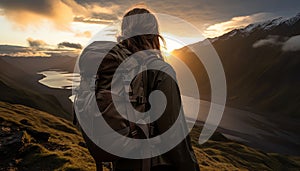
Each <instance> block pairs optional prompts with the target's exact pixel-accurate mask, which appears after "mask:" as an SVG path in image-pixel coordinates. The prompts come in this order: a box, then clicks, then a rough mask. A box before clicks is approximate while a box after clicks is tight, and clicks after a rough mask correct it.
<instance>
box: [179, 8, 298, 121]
mask: <svg viewBox="0 0 300 171" xmlns="http://www.w3.org/2000/svg"><path fill="white" fill-rule="evenodd" d="M299 35H300V13H299V14H297V15H296V16H294V17H291V18H288V19H283V18H277V19H274V20H270V21H266V22H260V23H255V24H250V25H248V26H247V27H245V28H241V29H235V30H232V31H230V32H228V33H226V34H224V35H222V36H220V37H216V38H212V39H209V41H210V42H211V43H212V45H213V47H214V48H215V49H216V51H217V53H218V54H219V56H220V59H221V61H222V64H223V67H224V70H225V74H226V79H227V86H228V87H227V88H228V89H227V90H228V101H227V105H229V106H233V107H236V108H240V109H244V110H250V111H253V112H256V113H263V114H264V115H270V116H272V117H274V118H277V119H278V118H282V119H283V120H285V119H286V118H290V117H291V118H297V119H299V118H300V89H299V87H300V58H299V57H300V51H299V49H300V48H299V46H300V43H299V42H300V41H299V40H300V36H299ZM292 40H293V41H292ZM295 40H296V41H295ZM297 41H298V44H297ZM206 42H207V40H206V41H202V42H198V43H195V44H192V45H189V46H188V47H183V48H181V49H178V50H175V51H174V52H173V54H174V55H176V56H179V57H180V59H181V60H183V61H184V62H185V63H186V64H187V65H188V66H189V68H191V70H192V72H193V74H194V75H195V76H196V77H197V83H198V85H199V90H200V95H201V98H202V99H206V100H209V99H210V91H211V90H210V84H209V80H208V76H207V73H206V70H205V69H204V66H203V65H202V63H201V62H200V61H199V60H197V58H196V56H195V54H194V53H193V52H192V51H191V50H190V49H189V47H190V48H195V47H196V48H198V49H201V48H203V49H205V48H207V47H208V45H207V43H206ZM291 43H294V44H291ZM297 48H298V49H297ZM275 116H276V117H275ZM287 116H289V117H287ZM272 117H270V118H272Z"/></svg>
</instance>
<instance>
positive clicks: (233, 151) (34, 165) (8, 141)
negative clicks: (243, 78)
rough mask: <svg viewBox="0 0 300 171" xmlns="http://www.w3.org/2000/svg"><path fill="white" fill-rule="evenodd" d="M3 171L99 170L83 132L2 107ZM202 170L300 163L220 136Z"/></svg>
mask: <svg viewBox="0 0 300 171" xmlns="http://www.w3.org/2000/svg"><path fill="white" fill-rule="evenodd" d="M0 127H1V129H0V137H1V138H0V153H1V154H2V155H1V156H0V161H1V162H0V170H22V171H23V170H25V171H26V170H31V171H32V170H95V166H94V161H93V159H92V158H91V157H90V155H89V153H88V150H87V149H86V148H85V144H84V142H83V139H82V138H81V134H80V132H79V131H78V130H77V129H76V128H74V127H73V125H72V124H71V122H70V121H67V120H65V119H62V118H58V117H55V116H53V115H51V114H48V113H46V112H43V111H39V110H37V109H33V108H30V107H27V106H23V105H18V104H10V103H6V102H0ZM200 130H201V128H199V127H195V128H194V129H193V131H192V132H191V137H192V142H193V146H194V150H195V153H196V155H197V159H198V162H199V165H200V168H201V170H297V168H299V167H300V158H299V157H288V156H282V155H278V154H267V153H263V152H261V151H257V150H255V149H253V148H250V147H247V146H245V145H242V144H240V143H237V142H234V141H231V140H228V139H227V138H225V137H224V136H223V135H222V134H220V133H215V134H214V135H213V136H212V138H211V140H209V141H208V142H206V143H205V144H203V145H197V139H198V136H199V133H200Z"/></svg>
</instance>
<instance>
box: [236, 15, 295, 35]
mask: <svg viewBox="0 0 300 171" xmlns="http://www.w3.org/2000/svg"><path fill="white" fill-rule="evenodd" d="M299 19H300V13H298V14H297V15H296V16H293V17H290V18H282V17H279V18H276V19H273V20H268V21H263V22H257V23H253V24H250V25H248V26H247V27H245V28H243V29H240V30H241V32H242V33H251V32H252V31H254V30H256V29H263V30H270V29H272V28H274V27H276V26H278V25H280V24H286V25H288V26H290V25H293V24H295V23H296V22H297V21H299Z"/></svg>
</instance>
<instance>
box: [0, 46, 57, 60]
mask: <svg viewBox="0 0 300 171" xmlns="http://www.w3.org/2000/svg"><path fill="white" fill-rule="evenodd" d="M0 56H11V57H49V56H51V55H50V54H47V53H45V52H42V51H37V50H33V49H31V48H30V47H23V46H11V45H0Z"/></svg>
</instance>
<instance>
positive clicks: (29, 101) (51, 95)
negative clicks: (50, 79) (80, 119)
mask: <svg viewBox="0 0 300 171" xmlns="http://www.w3.org/2000/svg"><path fill="white" fill-rule="evenodd" d="M75 61H76V58H70V57H53V58H52V57H51V58H44V57H32V58H26V57H24V58H22V57H1V58H0V71H1V73H0V87H1V96H0V100H1V101H6V102H10V103H16V104H23V105H26V106H30V107H34V108H36V109H40V110H43V111H46V112H49V113H51V114H54V115H56V116H60V117H63V118H66V119H71V112H72V104H71V101H70V100H69V99H68V97H69V96H70V95H71V93H72V92H71V90H63V89H53V88H49V87H46V86H44V85H42V84H40V83H38V80H39V79H41V78H42V77H43V76H42V75H38V74H37V73H38V72H40V71H44V70H49V69H60V70H64V71H72V70H73V68H74V65H75Z"/></svg>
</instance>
